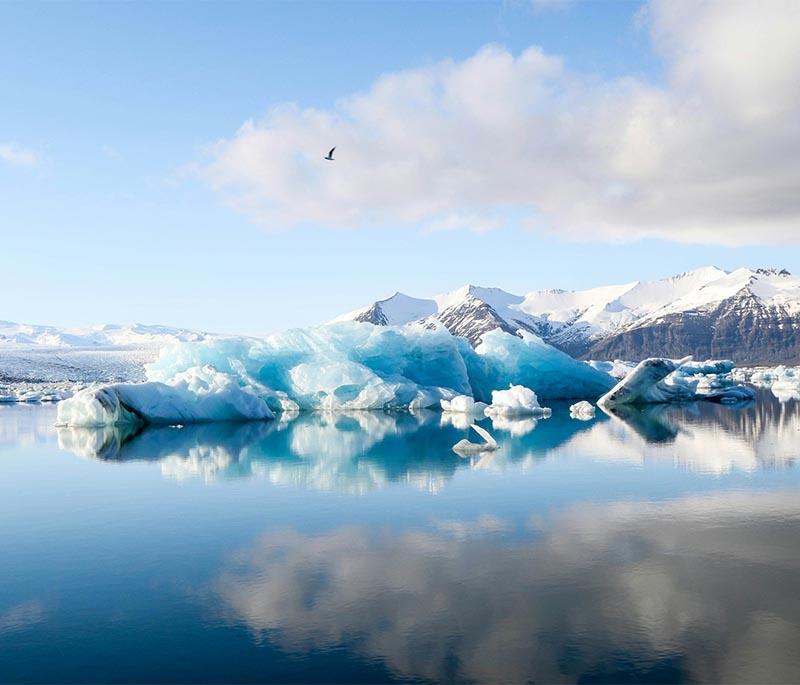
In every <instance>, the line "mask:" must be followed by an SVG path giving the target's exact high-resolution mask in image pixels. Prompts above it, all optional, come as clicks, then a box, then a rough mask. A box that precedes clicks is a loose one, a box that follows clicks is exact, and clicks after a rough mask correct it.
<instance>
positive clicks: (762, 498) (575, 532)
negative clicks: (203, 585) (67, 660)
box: [213, 492, 800, 682]
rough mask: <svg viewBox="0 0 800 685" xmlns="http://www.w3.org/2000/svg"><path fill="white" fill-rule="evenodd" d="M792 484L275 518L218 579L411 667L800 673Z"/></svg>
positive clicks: (607, 676) (324, 639)
mask: <svg viewBox="0 0 800 685" xmlns="http://www.w3.org/2000/svg"><path fill="white" fill-rule="evenodd" d="M799 524H800V502H798V499H797V496H796V493H795V492H786V493H783V492H777V493H775V492H773V493H747V494H744V493H734V494H724V495H714V496H705V497H692V498H687V499H683V500H677V501H672V502H669V503H666V504H664V503H662V504H652V503H646V502H645V503H617V504H612V505H577V506H574V507H573V508H570V509H567V510H564V511H561V512H559V513H555V514H553V515H552V516H551V517H550V518H549V519H546V520H542V519H536V520H532V521H530V523H529V525H528V527H527V528H526V529H525V530H522V531H514V530H513V527H512V526H511V524H510V523H508V522H504V521H503V520H501V519H497V518H495V517H483V518H479V519H478V520H476V521H455V522H453V521H448V522H434V523H433V524H432V525H431V526H430V527H428V528H420V529H411V530H400V531H394V530H380V531H376V530H370V529H368V528H362V527H342V528H336V529H333V530H330V531H328V532H324V533H322V534H310V535H309V534H303V533H300V532H297V531H295V530H283V531H279V532H270V533H267V534H266V535H264V536H263V537H262V538H260V539H259V540H257V541H256V542H255V543H254V544H253V545H252V546H251V547H249V548H246V549H242V550H240V551H239V552H238V553H237V554H235V555H234V556H233V557H232V558H231V559H230V560H229V562H228V563H227V565H226V566H225V568H224V569H223V570H222V571H221V572H220V573H219V575H218V577H217V578H216V579H215V580H214V581H213V593H214V595H215V597H216V600H215V603H216V605H217V606H218V607H220V610H221V611H222V613H223V615H224V616H225V617H227V620H228V621H230V622H235V623H242V624H244V625H246V626H247V627H248V628H249V629H250V630H251V631H252V633H253V634H254V636H255V637H256V638H257V639H262V638H266V639H268V640H270V641H273V642H275V643H277V644H279V645H280V646H281V647H282V648H283V649H285V650H288V651H292V652H297V653H311V652H314V651H315V650H329V649H334V648H337V647H341V646H347V647H348V648H350V649H354V650H355V651H357V652H359V653H361V654H362V655H363V656H366V657H368V658H370V659H380V660H383V661H384V662H385V663H386V664H387V665H388V666H389V668H391V669H392V670H393V671H394V672H395V673H397V674H398V675H400V676H403V677H415V678H420V677H421V678H428V679H431V680H434V681H454V680H455V681H465V680H468V681H473V680H474V681H479V682H531V681H536V682H540V681H543V682H563V681H571V682H574V681H587V682H592V681H597V680H604V681H606V682H608V681H615V682H635V681H641V680H658V681H659V682H683V681H695V680H697V681H705V682H796V681H797V679H798V677H800V653H798V652H797V649H796V645H797V641H798V639H800V628H798V626H799V625H800V573H798V572H800V557H798V555H797V549H798V548H800V525H799Z"/></svg>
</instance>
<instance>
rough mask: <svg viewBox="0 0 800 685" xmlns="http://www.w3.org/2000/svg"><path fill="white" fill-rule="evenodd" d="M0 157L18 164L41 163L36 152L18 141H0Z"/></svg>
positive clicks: (30, 164) (32, 164) (29, 165)
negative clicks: (18, 143) (22, 145)
mask: <svg viewBox="0 0 800 685" xmlns="http://www.w3.org/2000/svg"><path fill="white" fill-rule="evenodd" d="M0 159H2V160H3V161H5V162H8V163H9V164H15V165H17V166H27V167H33V166H36V165H37V164H38V163H39V156H38V155H37V154H36V153H35V152H33V151H32V150H28V149H26V148H24V147H21V146H19V145H17V144H16V143H0Z"/></svg>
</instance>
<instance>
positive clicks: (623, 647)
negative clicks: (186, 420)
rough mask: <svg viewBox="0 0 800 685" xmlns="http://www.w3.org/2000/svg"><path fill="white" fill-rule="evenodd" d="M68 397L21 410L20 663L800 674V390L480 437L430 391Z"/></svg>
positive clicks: (2, 634)
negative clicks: (425, 394) (467, 455)
mask: <svg viewBox="0 0 800 685" xmlns="http://www.w3.org/2000/svg"><path fill="white" fill-rule="evenodd" d="M54 418H55V410H54V408H49V407H34V406H19V407H13V406H12V407H2V408H0V681H3V682H7V681H12V682H13V681H24V682H40V681H59V682H64V681H80V682H89V681H115V682H122V681H126V682H146V681H159V682H169V681H204V682H219V681H236V682H244V681H281V682H287V681H290V682H291V681H294V682H309V681H313V682H316V681H327V682H334V681H338V682H375V681H415V682H427V681H479V682H489V681H492V682H525V681H536V682H640V681H646V682H678V681H689V682H768V681H772V682H798V681H800V649H798V644H800V470H799V469H798V468H796V465H797V463H798V459H800V406H798V404H797V403H796V402H788V403H785V404H780V403H779V402H778V401H777V400H775V399H774V398H773V397H772V396H771V395H769V394H764V395H763V396H761V398H760V399H759V401H758V402H756V403H754V404H751V405H750V406H746V407H742V408H726V407H719V406H715V405H707V404H696V405H692V406H688V407H668V408H664V407H657V408H653V409H652V410H650V411H646V412H632V413H630V415H627V416H623V417H614V418H609V417H606V416H598V418H596V419H595V420H593V421H589V422H579V421H573V420H570V419H569V418H568V412H567V410H566V407H565V406H560V405H559V406H555V407H554V415H553V417H552V418H551V419H548V420H545V421H540V422H538V423H536V422H534V421H517V422H508V423H506V424H503V425H498V424H495V426H494V428H493V431H494V432H495V434H496V435H497V437H498V440H499V441H500V442H501V449H500V451H499V452H497V453H494V454H491V455H487V456H484V457H478V458H472V459H464V458H461V457H459V456H457V455H456V454H454V453H453V452H451V450H450V447H451V445H453V444H454V443H455V442H457V441H458V440H459V439H461V438H463V437H465V435H466V433H465V431H464V426H462V425H452V424H449V423H446V422H443V418H442V417H441V416H440V415H438V414H433V413H431V414H429V415H425V416H419V417H413V416H409V415H384V414H378V413H361V414H353V415H348V416H338V417H325V416H302V417H300V418H298V419H296V420H294V421H291V422H285V423H274V424H248V425H240V426H234V425H222V426H220V425H215V426H200V427H184V428H162V429H152V430H148V431H145V432H143V433H141V434H139V435H136V436H125V435H120V434H118V433H115V432H113V431H105V432H103V431H95V432H92V431H60V432H59V431H57V430H56V429H55V428H53V427H52V424H53V422H54ZM483 423H484V425H486V426H487V427H488V428H490V429H491V428H492V424H491V422H489V421H488V420H487V421H484V422H483Z"/></svg>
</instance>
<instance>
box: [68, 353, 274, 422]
mask: <svg viewBox="0 0 800 685" xmlns="http://www.w3.org/2000/svg"><path fill="white" fill-rule="evenodd" d="M274 417H275V414H274V413H273V412H272V410H271V409H270V408H269V407H268V406H267V403H266V402H265V400H264V399H262V398H261V397H258V396H256V395H255V394H253V393H252V392H248V391H247V390H245V389H243V388H241V387H240V386H239V384H238V383H237V382H236V379H235V378H233V377H231V376H229V375H227V374H224V373H220V372H219V371H216V370H215V369H213V368H211V367H210V366H203V367H193V368H190V369H187V370H186V371H182V372H180V373H178V374H176V375H175V377H174V378H172V379H170V380H169V381H168V382H166V383H161V382H152V383H138V384H136V383H118V384H116V385H109V386H105V387H101V388H87V389H85V390H81V391H80V392H77V393H76V394H75V395H73V396H72V397H71V398H69V399H67V400H64V401H63V402H60V403H59V405H58V418H57V421H56V423H57V425H59V426H124V425H135V424H141V423H152V424H183V423H202V422H205V421H249V420H264V419H272V418H274Z"/></svg>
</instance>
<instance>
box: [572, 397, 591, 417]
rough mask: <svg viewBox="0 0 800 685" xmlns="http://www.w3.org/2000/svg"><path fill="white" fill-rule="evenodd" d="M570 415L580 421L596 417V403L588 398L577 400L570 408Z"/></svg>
mask: <svg viewBox="0 0 800 685" xmlns="http://www.w3.org/2000/svg"><path fill="white" fill-rule="evenodd" d="M569 417H570V418H571V419H578V421H590V420H591V419H593V418H594V405H593V404H592V403H591V402H587V401H586V400H582V401H580V402H576V403H575V404H573V405H572V406H570V408H569Z"/></svg>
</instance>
